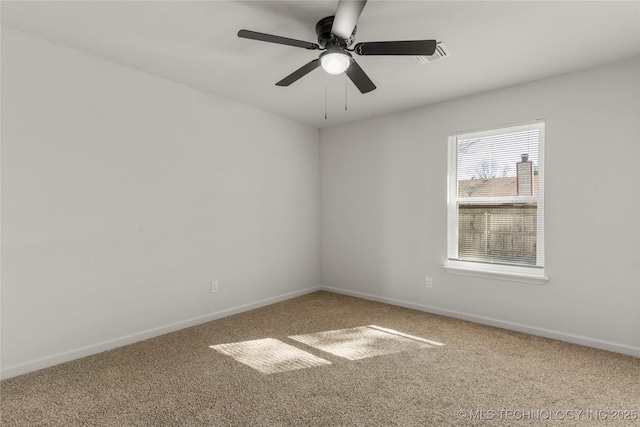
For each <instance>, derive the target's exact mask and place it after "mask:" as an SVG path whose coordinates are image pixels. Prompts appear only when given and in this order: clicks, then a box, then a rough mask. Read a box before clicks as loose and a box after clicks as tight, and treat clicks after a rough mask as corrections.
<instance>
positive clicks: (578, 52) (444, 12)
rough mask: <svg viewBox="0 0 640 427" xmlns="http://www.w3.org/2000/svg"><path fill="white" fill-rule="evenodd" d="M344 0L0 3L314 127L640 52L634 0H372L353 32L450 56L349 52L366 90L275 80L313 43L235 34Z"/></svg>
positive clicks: (54, 29)
mask: <svg viewBox="0 0 640 427" xmlns="http://www.w3.org/2000/svg"><path fill="white" fill-rule="evenodd" d="M337 3H338V2H337V1H335V0H334V1H277V2H271V1H254V2H248V1H171V2H170V1H105V2H102V1H67V2H56V1H45V2H25V1H17V2H9V1H3V2H2V11H1V12H2V24H3V25H5V26H8V27H12V28H14V29H18V30H21V31H24V32H27V33H30V34H33V35H35V36H39V37H42V38H45V39H48V40H51V41H53V42H56V43H59V44H63V45H67V46H70V47H73V48H75V49H78V50H81V51H84V52H88V53H90V54H93V55H96V56H98V57H101V58H104V59H107V60H110V61H113V62H116V63H119V64H122V65H126V66H129V67H131V68H135V69H138V70H141V71H143V72H146V73H149V74H153V75H156V76H161V77H163V78H166V79H168V80H172V81H174V82H178V83H180V84H184V85H186V86H190V87H192V88H196V89H200V90H203V91H206V92H210V93H212V94H215V95H218V96H220V97H223V98H226V99H230V100H234V101H237V102H240V103H243V104H246V105H250V106H253V107H256V108H259V109H262V110H266V111H269V112H272V113H275V114H278V115H281V116H284V117H288V118H291V119H293V120H296V121H299V122H302V123H306V124H309V125H312V126H315V127H318V128H323V127H327V126H333V125H337V124H340V123H346V122H350V121H354V120H359V119H362V118H367V117H374V116H377V115H382V114H387V113H390V112H394V111H401V110H406V109H410V108H414V107H418V106H422V105H427V104H431V103H435V102H440V101H443V100H447V99H452V98H457V97H461V96H465V95H469V94H473V93H478V92H483V91H487V90H491V89H496V88H501V87H506V86H511V85H515V84H519V83H523V82H527V81H532V80H537V79H541V78H544V77H548V76H552V75H557V74H562V73H567V72H571V71H574V70H578V69H583V68H588V67H592V66H597V65H600V64H605V63H608V62H613V61H617V60H622V59H626V58H631V57H636V56H639V55H640V2H638V1H626V2H614V1H595V2H583V1H568V2H560V1H532V2H527V1H495V2H484V1H466V2H458V1H376V0H370V1H369V2H368V3H367V5H366V7H365V9H364V11H363V13H362V15H361V17H360V20H359V22H358V29H357V34H356V43H357V42H363V41H382V40H412V39H436V40H438V41H442V42H444V44H445V46H446V47H447V48H448V49H449V51H450V52H451V54H452V56H451V57H448V58H445V59H441V60H438V61H435V62H432V63H429V64H426V65H422V64H420V63H419V62H418V61H417V60H416V59H415V57H391V56H386V57H384V56H367V57H358V56H357V55H354V57H355V58H356V60H357V61H358V63H359V64H360V65H361V67H362V68H363V69H364V70H365V71H366V73H367V74H368V75H369V77H370V78H371V80H373V82H374V83H375V84H376V86H377V87H378V88H377V89H376V90H374V91H373V92H371V93H368V94H365V95H362V94H360V92H358V90H357V89H356V88H355V86H353V85H352V84H351V82H348V84H347V81H346V79H345V76H344V75H341V76H329V75H327V74H326V73H325V72H324V71H322V69H320V68H319V69H317V70H315V71H313V72H312V73H310V74H308V75H307V76H305V77H303V78H302V79H301V80H299V81H297V82H296V83H294V84H293V85H291V86H289V87H277V86H275V83H276V82H277V81H279V80H281V79H282V78H284V77H285V76H287V75H288V74H290V73H291V72H293V71H294V70H296V69H297V68H299V67H301V66H302V65H304V64H306V63H307V62H309V61H311V60H312V59H314V58H316V57H317V55H318V51H309V50H306V49H301V48H296V47H291V46H284V45H277V44H272V43H264V42H259V41H254V40H247V39H241V38H238V37H237V32H238V30H240V29H249V30H254V31H258V32H264V33H270V34H275V35H280V36H284V37H290V38H295V39H300V40H305V41H310V42H316V41H317V40H316V34H315V29H314V28H315V24H316V22H317V21H318V20H320V19H321V18H323V17H325V16H329V15H333V14H334V11H335V8H336V5H337ZM345 87H346V93H345ZM325 88H326V89H325ZM325 94H326V106H327V107H326V110H327V114H328V119H326V120H325ZM345 95H346V99H347V104H348V111H345V108H344V106H345Z"/></svg>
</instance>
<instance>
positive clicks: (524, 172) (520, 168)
mask: <svg viewBox="0 0 640 427" xmlns="http://www.w3.org/2000/svg"><path fill="white" fill-rule="evenodd" d="M520 157H521V158H522V161H521V162H518V163H516V171H517V174H518V196H533V162H532V161H530V160H529V154H522V155H521V156H520Z"/></svg>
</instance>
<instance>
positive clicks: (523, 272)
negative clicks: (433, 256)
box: [444, 261, 549, 285]
mask: <svg viewBox="0 0 640 427" xmlns="http://www.w3.org/2000/svg"><path fill="white" fill-rule="evenodd" d="M444 269H445V270H446V271H447V272H448V273H451V274H459V275H462V276H471V277H482V278H485V279H494V280H506V281H509V282H519V283H527V284H530V285H543V284H545V283H546V282H548V281H549V278H548V277H546V276H545V275H544V272H543V270H542V269H540V271H539V272H538V271H536V270H538V269H533V268H529V267H516V266H493V265H490V264H479V263H469V262H464V261H449V263H447V264H445V265H444Z"/></svg>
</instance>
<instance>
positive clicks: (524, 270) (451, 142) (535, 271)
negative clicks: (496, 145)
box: [444, 119, 549, 284]
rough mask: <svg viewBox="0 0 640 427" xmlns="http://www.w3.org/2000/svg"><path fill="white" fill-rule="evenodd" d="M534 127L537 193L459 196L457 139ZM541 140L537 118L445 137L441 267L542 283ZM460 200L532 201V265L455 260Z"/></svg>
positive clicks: (541, 128) (541, 125) (542, 131)
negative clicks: (444, 220)
mask: <svg viewBox="0 0 640 427" xmlns="http://www.w3.org/2000/svg"><path fill="white" fill-rule="evenodd" d="M531 129H538V130H539V131H540V132H539V138H538V165H537V166H538V194H537V195H535V196H502V197H491V198H489V197H473V198H471V197H467V198H465V197H459V196H458V174H457V167H458V140H460V139H472V138H483V137H488V136H492V135H500V134H506V133H512V132H520V131H524V130H531ZM544 142H545V121H544V120H543V119H538V120H535V121H532V122H527V123H520V124H515V125H506V126H500V127H495V128H491V129H484V130H479V131H468V132H456V133H454V134H450V135H449V137H448V166H447V173H448V178H447V184H448V188H447V261H446V263H445V265H444V268H445V270H446V271H447V272H449V273H452V274H461V275H465V276H472V277H483V278H490V279H496V280H508V281H514V282H521V283H529V284H543V283H545V282H547V281H548V280H549V278H548V277H546V276H545V267H544V265H545V262H544V258H545V245H544V216H545V214H544V213H545V209H544V207H545V206H544V177H545V174H544V163H545V162H544V145H545V144H544ZM462 202H467V203H469V202H472V203H473V204H477V205H482V204H487V205H489V204H491V205H496V204H509V203H523V202H535V203H536V206H537V211H536V221H537V225H536V233H537V234H536V265H531V266H527V265H516V264H507V263H504V264H502V263H492V262H483V261H468V260H460V259H458V254H459V252H458V230H459V224H458V219H459V215H458V212H459V205H460V204H461V203H462Z"/></svg>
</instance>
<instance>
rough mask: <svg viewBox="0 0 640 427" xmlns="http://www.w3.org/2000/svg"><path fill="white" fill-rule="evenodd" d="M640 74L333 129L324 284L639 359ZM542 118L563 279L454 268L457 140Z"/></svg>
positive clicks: (631, 68)
mask: <svg viewBox="0 0 640 427" xmlns="http://www.w3.org/2000/svg"><path fill="white" fill-rule="evenodd" d="M639 76H640V63H639V62H638V61H637V60H636V61H632V62H624V63H618V64H613V65H610V66H607V67H603V68H597V69H591V70H587V71H582V72H576V73H572V74H568V75H564V76H559V77H555V78H550V79H546V80H542V81H537V82H532V83H530V84H526V85H522V86H517V87H512V88H508V89H504V90H499V91H493V92H489V93H484V94H480V95H477V96H472V97H467V98H463V99H458V100H454V101H450V102H446V103H442V104H438V105H433V106H430V107H426V108H422V109H418V110H413V111H407V112H403V113H399V114H394V115H388V116H384V117H379V118H376V119H372V120H367V121H361V122H358V123H354V124H348V125H343V126H340V127H336V128H331V129H326V130H322V131H321V224H322V225H321V230H322V235H321V274H322V282H323V285H324V286H325V287H327V288H329V289H334V290H337V291H340V292H344V293H347V294H352V295H357V296H363V297H367V298H372V299H378V300H382V301H387V302H393V303H396V304H400V305H405V306H410V307H415V308H418V309H423V310H427V311H432V312H436V313H443V314H448V315H454V316H457V317H461V318H467V319H471V320H475V321H480V322H484V323H488V324H494V325H499V326H504V327H508V328H512V329H516V330H522V331H527V332H533V333H537V334H540V335H544V336H550V337H555V338H560V339H565V340H568V341H573V342H578V343H583V344H588V345H593V346H596V347H601V348H607V349H611V350H615V351H620V352H624V353H628V354H635V355H637V356H640V308H639V307H640V267H639V266H640V167H638V159H639V158H640V114H639V112H640V77H639ZM537 118H544V119H545V120H546V144H545V147H546V166H545V167H546V183H545V192H546V197H545V201H546V204H545V209H546V219H545V226H546V234H545V236H546V237H545V239H546V242H545V243H546V271H547V273H548V274H547V275H548V276H549V277H550V278H551V280H550V281H549V282H547V283H546V284H544V285H539V286H538V285H527V284H519V283H512V282H507V281H494V280H489V279H480V278H471V277H464V276H458V275H452V274H449V273H447V272H445V271H444V270H443V268H442V266H443V265H444V263H445V259H446V254H447V248H446V244H447V232H446V224H447V209H446V201H447V136H448V135H449V134H450V133H454V132H459V131H469V130H476V129H485V128H490V127H495V126H500V125H508V124H513V123H520V122H526V121H531V120H534V119H537ZM426 276H431V277H433V278H434V286H433V289H426V288H425V285H424V282H425V277H426Z"/></svg>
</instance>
